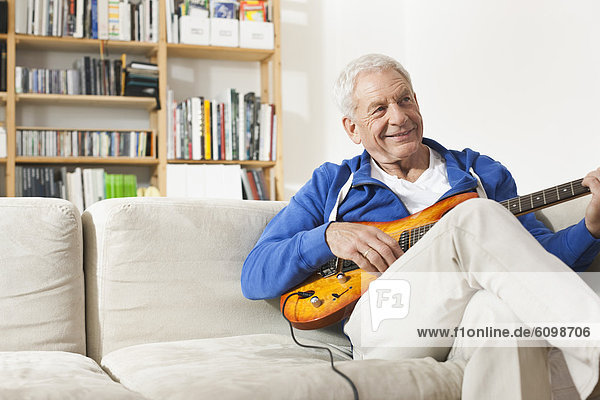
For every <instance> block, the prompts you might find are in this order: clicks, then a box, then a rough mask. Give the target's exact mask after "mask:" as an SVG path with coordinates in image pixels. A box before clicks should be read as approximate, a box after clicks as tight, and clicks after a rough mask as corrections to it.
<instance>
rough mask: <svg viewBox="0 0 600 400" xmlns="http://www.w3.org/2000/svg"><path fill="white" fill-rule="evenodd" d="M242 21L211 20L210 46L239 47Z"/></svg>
mask: <svg viewBox="0 0 600 400" xmlns="http://www.w3.org/2000/svg"><path fill="white" fill-rule="evenodd" d="M239 22H240V21H238V20H237V19H228V18H210V44H211V45H212V46H227V47H238V46H239V44H240V37H239V29H240V24H239Z"/></svg>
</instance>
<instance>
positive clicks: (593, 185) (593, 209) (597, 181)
mask: <svg viewBox="0 0 600 400" xmlns="http://www.w3.org/2000/svg"><path fill="white" fill-rule="evenodd" d="M582 184H583V186H587V187H589V188H590V191H591V192H592V200H591V201H590V204H589V205H588V207H587V209H586V210H585V226H586V228H587V229H588V231H590V233H591V234H592V235H593V236H594V237H595V238H597V239H600V168H598V169H597V170H595V171H592V172H590V173H589V174H587V175H586V176H585V178H583V182H582Z"/></svg>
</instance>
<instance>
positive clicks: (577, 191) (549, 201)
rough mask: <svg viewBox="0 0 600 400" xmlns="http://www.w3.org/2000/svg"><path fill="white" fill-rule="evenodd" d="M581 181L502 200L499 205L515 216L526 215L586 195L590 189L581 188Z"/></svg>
mask: <svg viewBox="0 0 600 400" xmlns="http://www.w3.org/2000/svg"><path fill="white" fill-rule="evenodd" d="M582 181H583V179H577V180H574V181H572V182H569V183H563V184H562V185H558V186H554V187H551V188H549V189H546V190H541V191H539V192H535V193H531V194H528V195H525V196H519V197H515V198H513V199H508V200H504V201H501V202H500V204H501V205H502V206H504V208H506V209H507V210H508V211H510V212H511V213H513V214H514V215H516V216H519V215H523V214H527V213H529V212H532V211H537V210H540V209H542V208H545V207H550V206H553V205H555V204H558V203H562V202H563V201H567V200H571V199H574V198H576V197H580V196H583V195H585V194H588V193H589V192H590V189H589V188H587V187H585V186H583V185H582V184H581V182H582Z"/></svg>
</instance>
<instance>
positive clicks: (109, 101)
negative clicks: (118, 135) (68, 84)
mask: <svg viewBox="0 0 600 400" xmlns="http://www.w3.org/2000/svg"><path fill="white" fill-rule="evenodd" d="M16 99H17V102H23V103H33V104H35V103H38V104H39V103H42V104H49V103H51V104H58V105H80V106H94V107H96V106H99V107H129V108H145V109H147V110H152V109H154V107H155V106H156V100H155V99H154V97H133V96H96V95H81V94H75V95H69V94H40V93H21V94H17V95H16Z"/></svg>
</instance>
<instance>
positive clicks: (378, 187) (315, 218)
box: [241, 138, 600, 299]
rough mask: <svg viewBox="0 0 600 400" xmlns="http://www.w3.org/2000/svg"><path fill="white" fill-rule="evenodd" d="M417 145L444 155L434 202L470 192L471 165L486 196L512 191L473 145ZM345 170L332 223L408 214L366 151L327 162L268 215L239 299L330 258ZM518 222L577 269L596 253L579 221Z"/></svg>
mask: <svg viewBox="0 0 600 400" xmlns="http://www.w3.org/2000/svg"><path fill="white" fill-rule="evenodd" d="M423 143H424V144H426V145H427V146H429V147H431V148H432V149H433V150H435V151H436V152H438V153H439V154H440V155H441V156H442V157H443V158H444V159H445V160H446V168H447V172H448V180H449V182H450V186H451V189H450V190H449V191H448V192H446V193H445V194H444V195H443V196H442V197H441V198H440V199H439V200H442V199H445V198H447V197H450V196H453V195H456V194H459V193H463V192H469V191H475V189H476V188H477V180H476V178H474V177H473V176H472V175H471V174H470V173H469V172H468V171H469V170H470V168H473V170H474V171H475V173H476V174H477V175H478V176H479V178H480V179H481V182H482V184H483V187H484V189H485V191H486V194H487V196H488V198H490V199H493V200H496V201H503V200H507V199H510V198H513V197H516V196H517V186H516V184H515V181H514V179H513V178H512V176H511V174H510V172H508V170H507V169H506V168H505V167H504V166H503V165H502V164H500V163H499V162H497V161H494V160H493V159H491V158H490V157H487V156H484V155H481V154H479V153H478V152H476V151H473V150H471V149H465V150H463V151H454V150H447V149H445V148H444V147H443V146H442V145H440V144H439V143H437V142H435V141H433V140H431V139H426V138H425V139H423ZM351 173H353V174H354V176H353V181H352V187H351V189H350V191H349V192H348V195H347V196H346V198H345V200H344V201H343V202H342V203H341V205H340V206H339V209H338V214H337V215H338V219H337V220H338V221H340V222H357V221H374V222H382V221H395V220H398V219H401V218H404V217H406V216H408V215H410V213H409V212H408V210H407V209H406V207H405V206H404V204H403V203H402V201H401V200H400V199H399V198H398V196H397V195H396V194H395V193H394V192H393V191H392V190H391V189H390V188H388V187H387V186H386V185H385V184H383V183H382V182H380V181H378V180H376V179H373V178H371V165H370V155H369V154H368V153H367V152H366V151H364V152H363V153H362V154H361V155H359V156H356V157H354V158H352V159H350V160H344V161H343V162H342V164H341V165H337V164H332V163H325V164H323V165H321V166H320V167H319V168H317V169H316V170H315V171H314V172H313V176H312V178H311V179H310V180H309V181H308V182H307V183H306V184H305V185H304V186H303V187H302V188H301V189H300V190H299V191H298V193H297V194H296V195H295V196H294V197H292V199H291V200H290V202H289V204H288V205H287V206H286V207H285V208H284V209H283V210H281V211H280V212H279V213H278V214H277V215H276V216H275V217H274V218H273V219H272V220H271V222H270V223H269V224H268V225H267V227H266V229H265V231H264V232H263V234H262V235H261V237H260V239H259V240H258V242H257V243H256V246H255V247H254V249H252V251H251V252H250V254H249V255H248V257H247V258H246V261H245V262H244V266H243V269H242V277H241V280H242V281H241V284H242V291H243V293H244V296H246V297H247V298H249V299H266V298H272V297H277V296H280V295H281V294H283V293H284V292H286V291H287V290H289V289H291V288H292V287H294V286H296V285H298V284H300V283H302V282H303V281H304V280H305V279H306V278H308V276H310V275H311V274H313V273H314V272H315V271H316V270H318V268H319V267H320V266H321V265H323V264H325V263H326V262H327V261H329V260H330V259H331V258H334V257H335V256H334V255H333V253H332V252H331V250H330V249H329V246H328V245H327V242H326V241H325V230H326V229H327V227H328V226H329V221H328V218H329V214H330V213H331V211H332V210H333V208H334V206H335V204H336V202H337V196H338V193H339V191H340V189H341V188H342V186H343V185H344V184H345V183H346V181H347V180H348V178H349V177H350V174H351ZM519 220H520V221H521V223H522V224H523V226H524V227H525V228H526V229H527V230H528V231H529V232H530V233H531V234H532V235H533V236H534V237H535V238H536V239H537V240H538V241H539V242H540V243H541V245H542V246H543V247H544V248H545V249H546V250H548V251H549V252H550V253H552V254H554V255H556V256H557V257H558V258H560V259H561V260H562V261H563V262H564V263H565V264H567V265H569V266H570V267H571V268H573V269H574V270H575V271H583V270H585V269H586V268H587V267H588V266H589V264H590V263H591V262H592V260H593V259H594V257H595V256H596V255H597V254H598V252H599V251H600V239H595V238H594V237H593V236H592V235H591V234H590V232H589V231H588V230H587V228H586V227H585V223H584V220H583V219H582V220H581V221H580V222H579V223H578V224H576V225H573V226H570V227H568V228H566V229H563V230H561V231H559V232H557V233H553V232H552V231H550V230H549V229H548V228H546V226H545V225H544V224H543V223H541V222H540V221H538V220H537V219H536V218H535V216H534V215H533V214H532V213H530V214H526V215H523V216H521V217H519Z"/></svg>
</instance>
